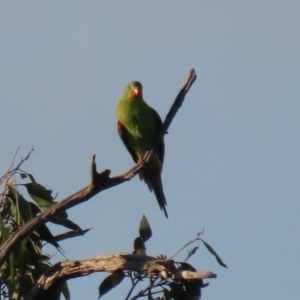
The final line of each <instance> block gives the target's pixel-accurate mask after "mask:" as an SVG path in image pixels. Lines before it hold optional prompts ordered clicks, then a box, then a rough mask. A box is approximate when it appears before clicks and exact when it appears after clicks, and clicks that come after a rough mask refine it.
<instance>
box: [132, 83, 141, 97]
mask: <svg viewBox="0 0 300 300" xmlns="http://www.w3.org/2000/svg"><path fill="white" fill-rule="evenodd" d="M139 95H140V90H139V88H138V87H137V86H135V87H133V89H132V90H131V91H130V98H131V99H135V98H137V97H138V96H139Z"/></svg>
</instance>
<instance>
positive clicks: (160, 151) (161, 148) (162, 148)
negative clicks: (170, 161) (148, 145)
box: [151, 107, 165, 167]
mask: <svg viewBox="0 0 300 300" xmlns="http://www.w3.org/2000/svg"><path fill="white" fill-rule="evenodd" d="M151 110H152V112H153V116H154V120H155V123H156V125H157V127H156V129H157V132H158V130H159V128H160V126H161V125H162V120H161V118H160V116H159V114H158V113H157V111H156V110H155V109H154V108H152V107H151ZM157 154H158V158H159V160H160V162H161V167H162V166H163V162H164V157H165V143H164V140H163V138H162V140H161V142H160V143H159V144H158V149H157Z"/></svg>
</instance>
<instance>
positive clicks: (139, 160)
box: [137, 157, 147, 168]
mask: <svg viewBox="0 0 300 300" xmlns="http://www.w3.org/2000/svg"><path fill="white" fill-rule="evenodd" d="M137 163H138V165H140V166H141V167H143V168H145V166H146V164H147V163H146V162H145V160H144V159H143V158H142V157H140V158H139V159H138V162H137Z"/></svg>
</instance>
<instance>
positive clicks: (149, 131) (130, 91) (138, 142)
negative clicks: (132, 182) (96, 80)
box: [117, 81, 168, 217]
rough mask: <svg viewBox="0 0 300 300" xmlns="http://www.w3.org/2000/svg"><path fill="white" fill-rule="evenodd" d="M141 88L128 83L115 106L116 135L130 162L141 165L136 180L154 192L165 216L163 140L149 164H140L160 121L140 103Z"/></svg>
mask: <svg viewBox="0 0 300 300" xmlns="http://www.w3.org/2000/svg"><path fill="white" fill-rule="evenodd" d="M142 89H143V87H142V84H141V83H140V82H138V81H131V82H130V83H128V84H127V85H126V87H125V89H124V93H123V95H122V97H121V99H120V100H119V102H118V106H117V118H118V123H117V127H118V132H119V135H120V137H121V139H122V141H123V142H124V144H125V146H126V148H127V150H128V151H129V153H130V154H131V156H132V158H133V160H134V161H135V162H136V163H141V164H142V165H144V167H143V168H142V169H141V171H140V173H139V175H140V178H141V180H144V181H145V182H146V184H147V185H148V187H149V189H150V191H152V190H153V191H154V194H155V196H156V199H157V201H158V204H159V207H160V209H161V210H164V213H165V215H166V217H168V214H167V210H166V205H167V201H166V197H165V195H164V191H163V186H162V181H161V175H160V174H161V171H162V166H163V160H164V153H165V145H164V141H163V139H162V140H161V142H160V143H159V145H158V147H157V151H156V153H155V154H154V155H153V157H152V159H151V161H149V162H148V163H147V164H144V162H143V156H144V154H145V153H146V152H147V150H149V148H150V147H151V145H152V144H153V141H154V139H155V136H156V134H157V131H158V129H159V128H160V126H161V124H162V120H161V118H160V116H159V115H158V113H157V112H156V111H155V110H154V109H153V108H152V107H150V106H149V105H148V104H147V103H146V102H145V101H144V99H143V92H142Z"/></svg>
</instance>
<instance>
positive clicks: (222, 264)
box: [201, 239, 227, 268]
mask: <svg viewBox="0 0 300 300" xmlns="http://www.w3.org/2000/svg"><path fill="white" fill-rule="evenodd" d="M201 241H202V242H203V244H204V245H205V247H206V248H207V250H208V251H209V252H210V253H211V254H213V255H214V256H215V258H216V260H217V262H218V263H219V264H220V265H221V266H222V267H224V268H227V266H226V265H225V263H223V261H222V259H221V257H220V256H219V255H218V254H217V252H216V251H215V250H214V249H213V248H212V247H211V246H210V245H208V244H207V243H206V242H205V241H203V240H202V239H201Z"/></svg>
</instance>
